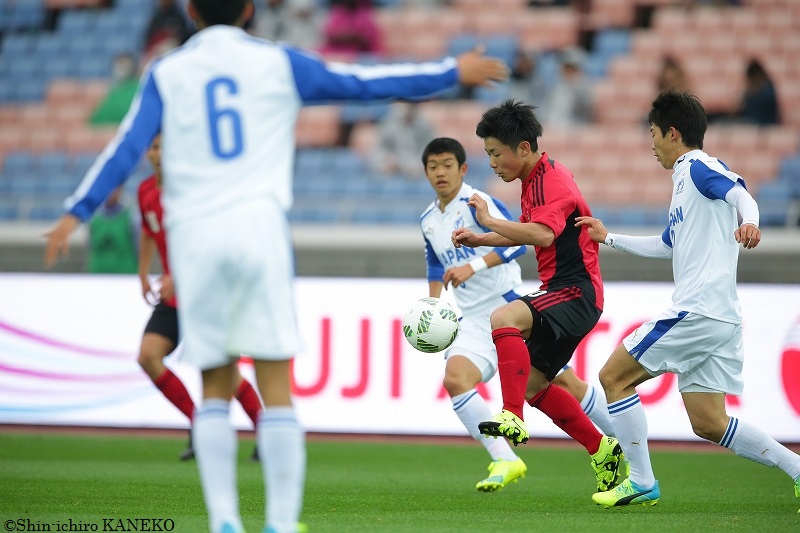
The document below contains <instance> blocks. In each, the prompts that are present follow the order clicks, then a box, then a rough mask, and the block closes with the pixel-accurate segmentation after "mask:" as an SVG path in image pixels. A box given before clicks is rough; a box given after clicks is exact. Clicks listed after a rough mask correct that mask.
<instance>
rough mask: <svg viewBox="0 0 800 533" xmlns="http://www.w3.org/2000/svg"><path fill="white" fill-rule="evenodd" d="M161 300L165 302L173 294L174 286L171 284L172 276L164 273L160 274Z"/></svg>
mask: <svg viewBox="0 0 800 533" xmlns="http://www.w3.org/2000/svg"><path fill="white" fill-rule="evenodd" d="M160 293H161V301H162V302H166V301H167V300H171V299H172V297H173V296H175V286H174V285H173V284H172V276H170V275H169V274H164V275H163V276H161V291H160Z"/></svg>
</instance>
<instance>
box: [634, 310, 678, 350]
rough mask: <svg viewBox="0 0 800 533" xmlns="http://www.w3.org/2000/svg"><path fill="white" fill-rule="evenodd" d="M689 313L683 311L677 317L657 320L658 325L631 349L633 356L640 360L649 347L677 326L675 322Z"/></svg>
mask: <svg viewBox="0 0 800 533" xmlns="http://www.w3.org/2000/svg"><path fill="white" fill-rule="evenodd" d="M688 314H689V312H688V311H681V312H680V313H678V316H676V317H675V318H669V319H665V320H658V321H656V325H655V327H654V328H653V329H652V330H651V331H650V333H648V334H647V335H645V336H644V339H642V341H641V342H640V343H639V344H637V345H636V346H634V347H633V349H632V350H631V355H632V356H633V358H634V359H636V360H637V361H638V360H639V358H640V357H641V356H642V355H644V352H646V351H647V349H648V348H650V347H651V346H652V345H653V344H655V342H656V341H657V340H658V339H660V338H661V337H663V336H664V335H666V334H667V332H669V330H671V329H672V328H673V327H674V326H675V324H677V323H678V322H680V321H681V320H683V317H685V316H686V315H688Z"/></svg>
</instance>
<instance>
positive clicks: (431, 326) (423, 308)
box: [403, 298, 458, 353]
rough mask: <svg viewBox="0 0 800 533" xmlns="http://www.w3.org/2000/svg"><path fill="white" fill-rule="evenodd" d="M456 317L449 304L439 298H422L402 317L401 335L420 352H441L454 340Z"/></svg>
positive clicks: (456, 328)
mask: <svg viewBox="0 0 800 533" xmlns="http://www.w3.org/2000/svg"><path fill="white" fill-rule="evenodd" d="M457 333H458V317H457V316H456V312H455V311H453V308H452V307H450V304H448V303H447V302H445V301H443V300H440V299H439V298H423V299H421V300H419V301H417V302H414V304H413V305H412V306H411V307H410V308H409V309H408V311H407V312H406V314H405V316H404V317H403V334H404V335H405V337H406V340H407V341H408V343H409V344H410V345H411V346H413V347H414V348H415V349H417V350H419V351H420V352H425V353H436V352H441V351H442V350H444V349H445V348H447V347H448V346H450V345H451V344H453V341H454V340H455V339H456V334H457Z"/></svg>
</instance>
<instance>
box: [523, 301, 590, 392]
mask: <svg viewBox="0 0 800 533" xmlns="http://www.w3.org/2000/svg"><path fill="white" fill-rule="evenodd" d="M562 291H563V293H562ZM557 293H561V295H560V296H556V294H557ZM592 296H593V295H592ZM519 300H522V301H523V302H525V303H526V304H527V305H528V308H529V309H530V310H531V313H532V314H533V327H532V328H531V334H530V337H529V338H528V340H527V341H526V344H527V345H528V353H529V354H530V358H531V366H532V367H534V368H535V369H537V370H539V371H540V372H542V373H543V374H544V375H545V376H547V379H548V380H549V381H552V380H553V379H555V377H556V374H558V372H559V370H561V369H562V368H564V366H565V365H566V364H567V363H569V360H570V359H572V354H574V353H575V349H576V348H577V347H578V344H580V342H581V341H582V340H583V338H584V337H585V336H586V335H588V333H589V332H590V331H592V329H593V328H594V327H595V325H596V324H597V321H598V320H600V315H601V314H602V312H601V311H600V310H599V309H597V307H595V305H594V298H593V297H591V298H590V297H589V296H587V295H586V294H584V293H583V292H582V291H581V290H580V289H579V288H577V287H569V288H566V289H560V290H556V291H536V292H532V293H530V294H526V295H525V296H522V297H520V298H519Z"/></svg>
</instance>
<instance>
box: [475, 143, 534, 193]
mask: <svg viewBox="0 0 800 533" xmlns="http://www.w3.org/2000/svg"><path fill="white" fill-rule="evenodd" d="M523 145H527V143H521V144H520V146H519V147H517V148H516V149H514V148H511V147H510V146H508V145H507V144H503V143H502V142H500V141H499V140H497V139H495V138H494V137H486V138H485V139H484V140H483V148H484V150H486V154H487V155H488V156H489V166H490V167H492V169H493V170H494V173H495V174H497V175H498V176H500V178H501V179H502V180H503V181H505V182H507V183H509V182H512V181H514V180H515V179H517V178H520V179H522V178H525V176H527V175H528V169H527V165H526V161H525V159H524V158H523V157H522V156H523V155H524V154H523V151H524V150H525V148H524V146H523Z"/></svg>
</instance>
